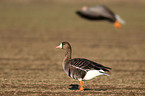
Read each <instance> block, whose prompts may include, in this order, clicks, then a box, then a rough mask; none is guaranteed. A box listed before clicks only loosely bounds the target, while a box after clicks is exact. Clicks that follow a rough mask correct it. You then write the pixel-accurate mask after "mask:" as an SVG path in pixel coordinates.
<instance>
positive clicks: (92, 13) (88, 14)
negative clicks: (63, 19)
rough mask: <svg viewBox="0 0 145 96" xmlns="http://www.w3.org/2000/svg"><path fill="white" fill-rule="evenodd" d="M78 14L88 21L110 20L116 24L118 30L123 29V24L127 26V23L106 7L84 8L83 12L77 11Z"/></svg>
mask: <svg viewBox="0 0 145 96" xmlns="http://www.w3.org/2000/svg"><path fill="white" fill-rule="evenodd" d="M76 13H77V14H78V15H79V16H81V17H83V18H85V19H88V20H108V21H110V22H112V23H114V26H115V27H116V28H121V24H125V21H124V20H123V19H121V18H120V16H119V15H117V14H114V13H113V12H112V11H111V10H110V9H109V8H108V7H106V6H104V5H97V6H94V7H90V8H88V7H86V6H84V7H83V8H82V10H80V11H77V12H76ZM120 23H121V24H120Z"/></svg>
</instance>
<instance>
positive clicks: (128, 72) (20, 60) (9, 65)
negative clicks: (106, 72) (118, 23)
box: [0, 0, 145, 96]
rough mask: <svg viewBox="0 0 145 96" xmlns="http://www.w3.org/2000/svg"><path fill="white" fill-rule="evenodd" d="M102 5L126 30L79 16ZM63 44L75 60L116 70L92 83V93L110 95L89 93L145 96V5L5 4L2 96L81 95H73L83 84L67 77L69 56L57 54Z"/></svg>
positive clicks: (0, 33)
mask: <svg viewBox="0 0 145 96" xmlns="http://www.w3.org/2000/svg"><path fill="white" fill-rule="evenodd" d="M99 4H101V5H106V6H107V7H109V8H110V9H111V10H112V11H113V12H114V13H116V14H119V15H120V16H121V17H122V18H123V19H124V20H125V21H126V24H125V25H123V26H122V28H121V29H116V28H115V27H114V26H113V24H112V23H110V22H107V21H88V20H85V19H82V18H80V17H79V16H77V15H76V11H77V10H80V9H81V8H82V6H84V5H86V6H95V5H99ZM62 41H69V42H70V43H71V45H72V48H73V57H83V58H88V59H90V60H93V61H96V62H100V63H103V65H105V66H109V67H112V69H113V70H112V72H111V76H110V77H109V78H108V77H100V78H97V79H94V80H92V81H89V82H86V87H88V88H89V89H98V88H100V87H101V88H105V89H106V90H107V91H103V92H98V93H91V92H88V91H87V92H84V93H86V94H88V95H93V94H98V95H104V94H108V95H112V94H119V95H121V94H123V95H124V96H125V95H128V96H129V95H130V96H132V95H140V96H141V95H145V94H144V93H145V91H144V86H143V85H144V84H145V83H144V81H143V78H144V76H145V68H144V63H145V0H91V1H88V0H83V1H79V0H1V1H0V53H1V54H0V82H2V83H1V86H0V87H1V89H2V90H1V91H0V92H1V93H0V94H1V95H8V94H10V95H13V94H16V95H24V94H25V95H31V94H33V95H35V94H39V95H40V94H42V95H46V94H47V95H48V94H52V95H56V94H61V95H71V94H80V93H77V92H72V90H69V89H68V85H69V84H72V83H75V84H78V83H79V82H78V81H76V80H72V79H70V78H69V77H67V75H66V74H65V73H64V72H63V69H62V66H61V62H62V60H63V56H64V51H63V50H58V49H56V48H55V47H56V46H57V45H59V44H60V43H61V42H62ZM54 74H55V75H54ZM67 80H69V81H67ZM99 81H100V82H99ZM108 81H109V82H108ZM87 84H88V85H87ZM119 88H120V89H119ZM113 90H115V92H114V91H113Z"/></svg>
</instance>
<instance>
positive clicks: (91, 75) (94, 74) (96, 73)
mask: <svg viewBox="0 0 145 96" xmlns="http://www.w3.org/2000/svg"><path fill="white" fill-rule="evenodd" d="M99 71H100V72H101V73H100V72H99ZM101 75H104V71H103V70H89V71H88V72H87V74H86V75H85V77H84V78H83V80H90V79H93V78H95V77H97V76H101Z"/></svg>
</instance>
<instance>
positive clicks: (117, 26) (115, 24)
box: [114, 21, 121, 29]
mask: <svg viewBox="0 0 145 96" xmlns="http://www.w3.org/2000/svg"><path fill="white" fill-rule="evenodd" d="M114 26H115V27H116V28H118V29H119V28H121V24H120V23H119V22H118V21H115V23H114Z"/></svg>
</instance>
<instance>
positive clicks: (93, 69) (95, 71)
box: [56, 42, 111, 90]
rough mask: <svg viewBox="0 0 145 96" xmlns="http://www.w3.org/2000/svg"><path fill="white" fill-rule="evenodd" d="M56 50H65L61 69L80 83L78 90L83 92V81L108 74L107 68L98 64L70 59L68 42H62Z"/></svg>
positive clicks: (81, 59) (79, 59)
mask: <svg viewBox="0 0 145 96" xmlns="http://www.w3.org/2000/svg"><path fill="white" fill-rule="evenodd" d="M56 48H61V49H64V50H65V57H64V60H63V63H62V65H63V69H64V71H65V73H66V74H67V75H68V76H70V77H71V78H73V79H76V80H79V81H80V85H81V87H80V89H79V90H84V88H83V84H84V82H83V81H85V80H90V79H93V78H95V77H97V76H101V75H107V76H109V75H108V74H106V73H105V71H108V72H109V69H111V68H109V67H105V66H103V65H101V64H99V63H95V62H93V61H90V60H88V59H84V58H73V59H71V53H72V50H71V45H70V44H69V43H68V42H62V43H61V44H60V45H59V46H57V47H56Z"/></svg>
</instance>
